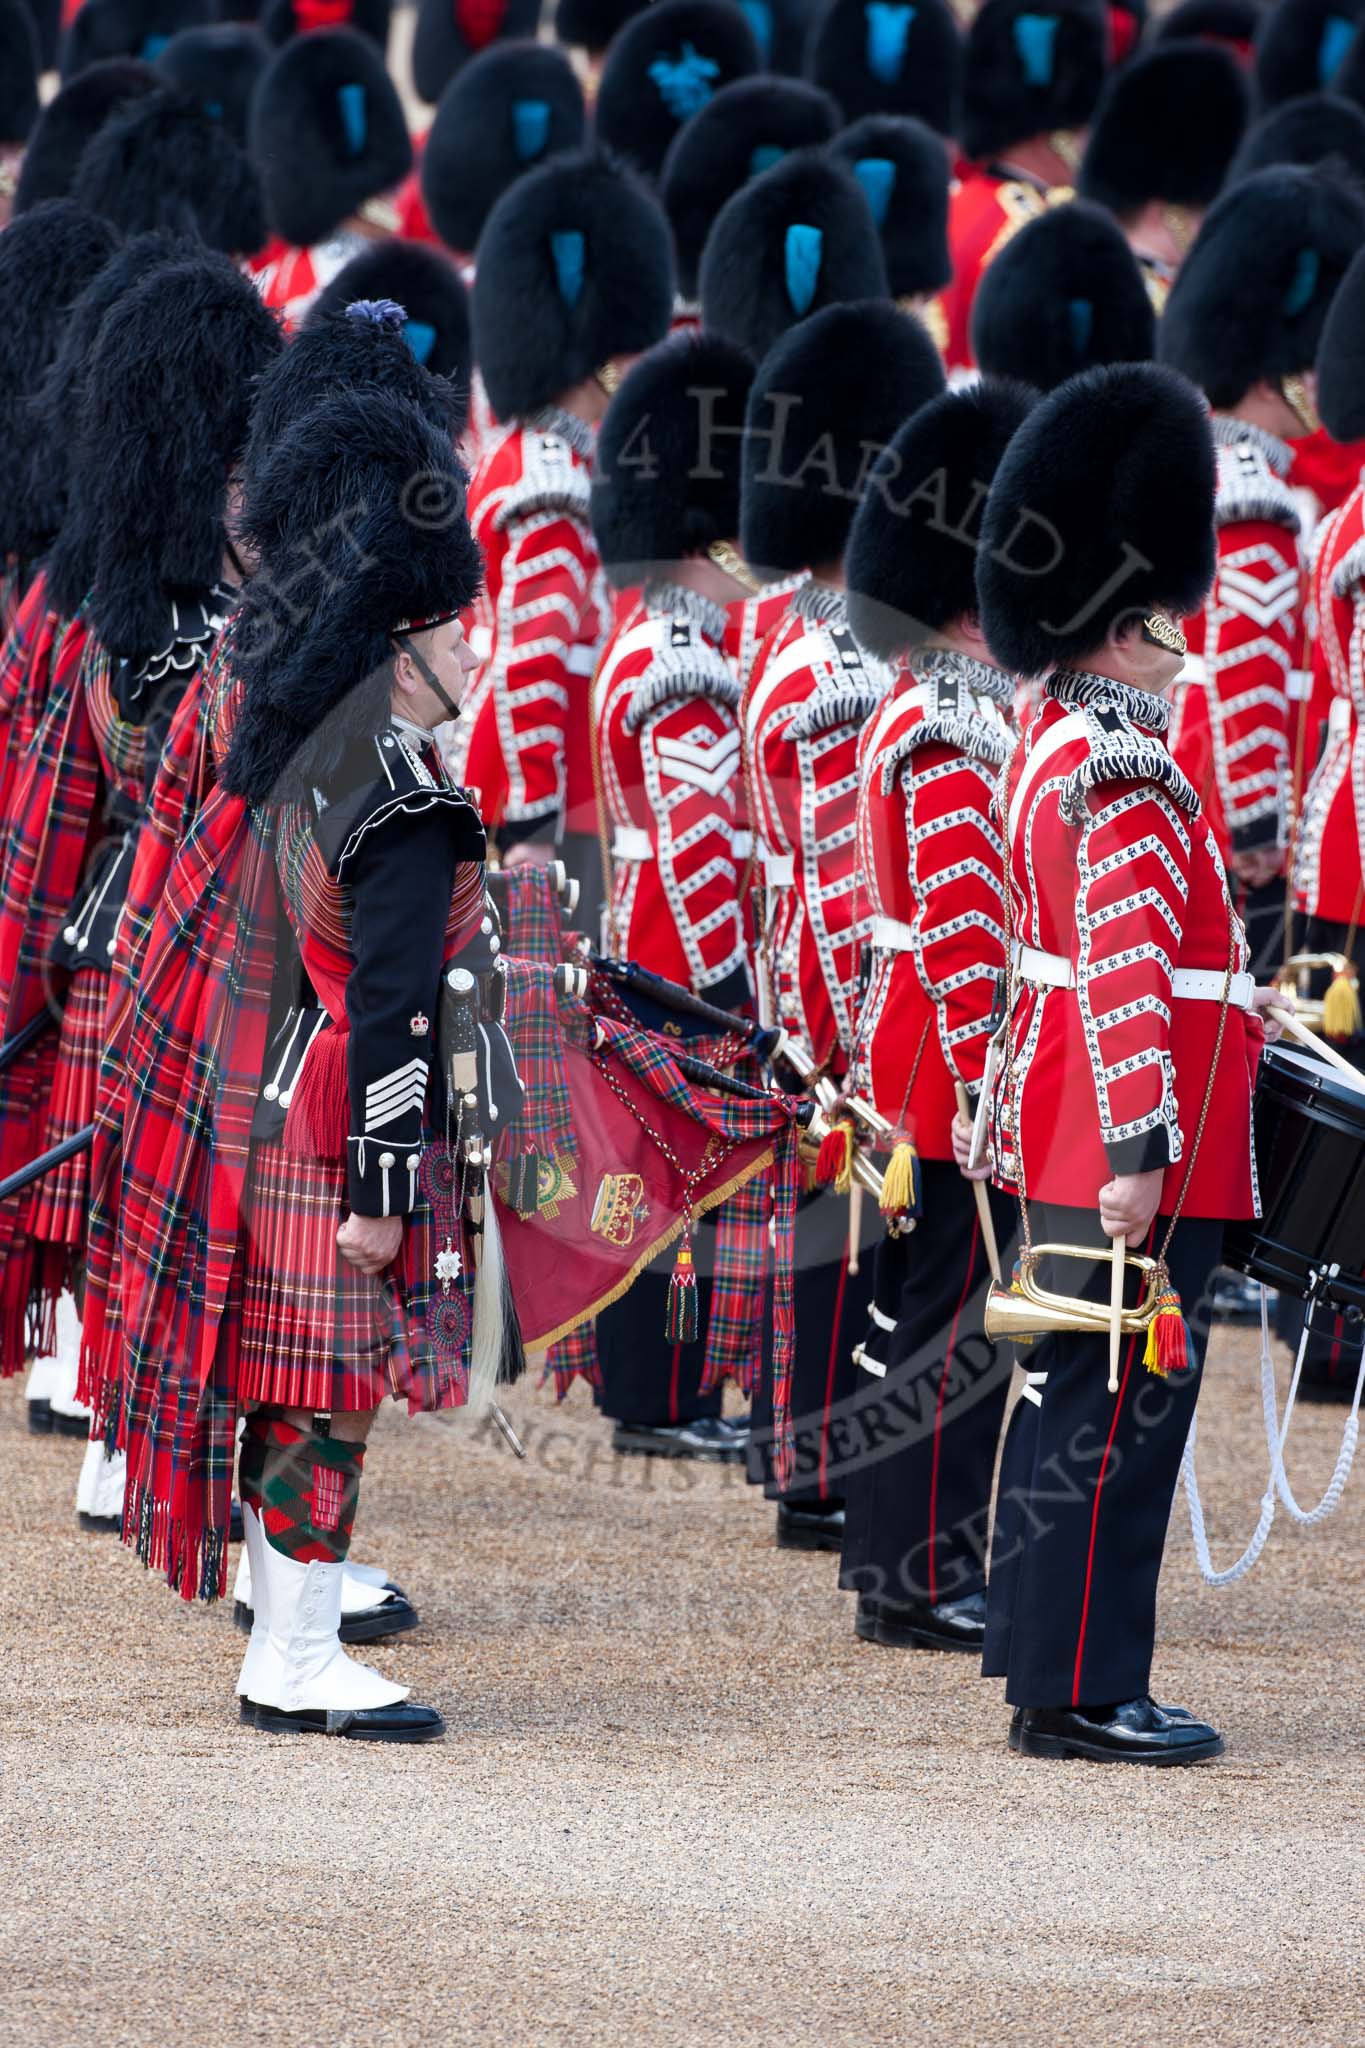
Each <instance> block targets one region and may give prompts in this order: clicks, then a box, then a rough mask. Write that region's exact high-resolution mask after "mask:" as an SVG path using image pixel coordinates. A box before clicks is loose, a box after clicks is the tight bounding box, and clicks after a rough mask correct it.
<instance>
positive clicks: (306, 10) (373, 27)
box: [261, 0, 392, 55]
mask: <svg viewBox="0 0 1365 2048" xmlns="http://www.w3.org/2000/svg"><path fill="white" fill-rule="evenodd" d="M391 12H392V4H391V0H345V11H344V12H343V11H342V10H341V9H339V8H338V7H337V6H336V5H335V0H324V4H323V5H322V6H321V7H319V6H318V5H317V4H316V0H267V5H266V6H265V7H264V9H263V10H262V13H261V27H262V29H263V30H264V32H265V38H266V41H267V42H268V43H270V44H271V45H272V46H273V47H274V48H275V49H277V50H278V49H279V48H280V46H281V45H282V44H284V43H288V42H292V41H293V39H294V37H295V36H300V35H312V34H316V32H317V31H318V30H319V29H323V28H329V29H331V28H349V29H352V30H353V31H354V32H355V34H356V35H358V36H368V37H369V40H370V41H371V42H372V43H373V44H374V45H375V46H376V48H377V49H378V50H379V52H380V54H381V55H383V54H384V53H385V52H386V51H387V50H388V47H389V16H390V13H391Z"/></svg>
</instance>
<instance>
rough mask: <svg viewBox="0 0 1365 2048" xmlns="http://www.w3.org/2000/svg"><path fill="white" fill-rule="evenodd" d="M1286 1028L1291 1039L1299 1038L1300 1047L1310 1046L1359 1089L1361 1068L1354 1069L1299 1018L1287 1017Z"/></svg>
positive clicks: (1320, 1057) (1333, 1047)
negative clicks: (1301, 1022)
mask: <svg viewBox="0 0 1365 2048" xmlns="http://www.w3.org/2000/svg"><path fill="white" fill-rule="evenodd" d="M1284 1028H1285V1030H1286V1031H1287V1032H1288V1033H1289V1036H1290V1037H1291V1038H1297V1039H1298V1041H1299V1043H1300V1045H1306V1046H1308V1047H1309V1049H1310V1050H1311V1051H1313V1052H1315V1053H1316V1054H1317V1056H1318V1058H1319V1059H1320V1060H1326V1062H1327V1064H1328V1066H1329V1067H1335V1068H1336V1070H1337V1072H1338V1073H1339V1074H1344V1075H1345V1076H1346V1078H1347V1080H1348V1081H1352V1082H1354V1083H1355V1086H1356V1087H1357V1088H1359V1086H1360V1082H1361V1075H1360V1069H1359V1067H1353V1066H1352V1065H1351V1062H1350V1061H1349V1060H1348V1059H1344V1058H1343V1057H1342V1055H1341V1054H1340V1053H1339V1052H1338V1051H1337V1049H1336V1047H1335V1046H1334V1045H1329V1044H1328V1043H1327V1040H1326V1039H1325V1038H1319V1037H1318V1034H1317V1032H1316V1031H1310V1030H1309V1028H1308V1026H1307V1025H1306V1024H1300V1022H1299V1020H1298V1018H1297V1017H1286V1018H1285V1020H1284Z"/></svg>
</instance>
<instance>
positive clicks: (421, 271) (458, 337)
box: [308, 240, 472, 391]
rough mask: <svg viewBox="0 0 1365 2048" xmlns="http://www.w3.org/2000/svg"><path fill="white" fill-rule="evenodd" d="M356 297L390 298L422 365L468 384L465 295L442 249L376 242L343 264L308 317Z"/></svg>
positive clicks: (456, 382)
mask: <svg viewBox="0 0 1365 2048" xmlns="http://www.w3.org/2000/svg"><path fill="white" fill-rule="evenodd" d="M357 299H363V300H366V301H369V302H370V303H373V302H374V301H376V300H384V299H388V300H392V301H395V302H396V303H397V304H398V305H400V306H401V307H402V309H403V311H404V313H405V314H406V315H407V318H406V320H405V321H404V323H403V338H404V340H405V341H406V342H407V345H408V347H409V349H410V350H411V351H412V353H413V355H414V356H416V358H417V360H418V362H419V363H420V364H421V365H422V368H423V369H424V370H433V371H434V372H435V373H436V375H437V376H438V377H448V378H449V379H450V381H451V383H452V384H454V385H455V386H456V387H457V389H459V390H460V391H468V389H469V372H470V368H471V357H472V350H471V347H470V341H469V294H468V292H466V290H465V287H464V279H463V278H462V277H461V276H460V273H459V271H458V270H457V269H456V268H455V265H454V264H453V263H452V262H451V260H450V258H449V256H447V255H446V253H445V251H444V250H443V249H437V248H434V247H433V246H432V244H431V243H430V242H403V241H396V240H394V241H386V242H375V243H373V244H372V245H371V246H370V247H369V248H368V249H363V250H362V251H361V253H360V254H359V255H358V256H353V257H352V258H351V260H350V262H349V263H347V264H344V265H343V266H342V268H341V269H340V270H339V271H338V272H337V274H336V276H335V277H334V278H333V279H332V282H331V283H330V284H329V285H327V286H325V287H324V289H323V290H322V291H321V292H319V294H318V296H317V298H316V299H315V300H314V301H313V304H312V305H311V307H310V308H309V312H308V317H309V319H310V320H311V319H312V317H313V315H314V314H317V315H318V316H319V317H324V316H325V315H327V314H328V313H339V312H341V311H342V310H343V309H344V308H345V307H347V306H350V305H353V304H354V303H355V301H356V300H357Z"/></svg>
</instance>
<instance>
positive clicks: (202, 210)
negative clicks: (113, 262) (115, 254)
mask: <svg viewBox="0 0 1365 2048" xmlns="http://www.w3.org/2000/svg"><path fill="white" fill-rule="evenodd" d="M72 196H73V198H75V199H76V200H77V201H78V203H79V204H80V205H82V206H88V207H89V208H90V210H91V212H92V213H101V214H103V215H104V217H105V219H106V220H110V221H112V222H113V223H114V226H115V227H117V228H121V229H122V230H123V232H124V233H125V234H143V233H149V232H151V231H152V230H153V229H155V228H164V229H166V230H167V231H168V232H169V233H171V234H195V235H198V237H199V239H200V240H201V241H202V242H206V243H207V244H208V246H209V248H210V249H219V250H221V251H222V252H223V253H224V254H225V255H231V256H249V255H251V254H253V253H254V252H255V251H256V250H257V249H259V248H260V247H261V246H262V245H263V243H264V241H265V212H264V209H263V206H262V203H261V186H260V180H259V179H258V178H257V176H256V173H255V171H254V169H253V168H252V166H251V164H250V162H249V161H248V159H247V155H246V152H245V151H244V150H243V149H241V148H240V147H239V145H238V144H237V143H236V142H234V141H233V139H232V136H231V134H230V133H229V132H228V129H227V128H226V126H225V125H224V123H223V122H221V121H215V120H214V119H213V117H212V115H210V114H206V113H205V112H204V110H203V108H202V107H201V106H200V105H199V104H198V102H197V101H196V100H193V99H191V98H190V97H189V95H188V94H187V93H182V92H181V91H180V90H179V89H178V88H177V87H175V86H170V85H167V86H163V87H161V88H160V89H159V90H158V91H156V92H154V93H146V94H144V95H143V97H142V98H141V99H137V100H134V101H132V102H131V103H130V104H129V105H128V106H126V107H123V108H121V109H120V111H119V112H118V113H116V114H111V115H110V117H109V119H108V120H107V121H106V122H105V124H104V126H103V127H102V128H101V129H100V131H99V133H98V134H97V135H96V136H95V138H94V140H93V142H91V143H90V145H89V147H88V148H87V149H86V152H85V155H84V156H83V157H82V158H81V167H80V169H79V171H78V172H77V173H76V183H75V186H74V187H73V190H72Z"/></svg>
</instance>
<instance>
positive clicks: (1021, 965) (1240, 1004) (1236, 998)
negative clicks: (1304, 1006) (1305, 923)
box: [873, 939, 1256, 1010]
mask: <svg viewBox="0 0 1365 2048" xmlns="http://www.w3.org/2000/svg"><path fill="white" fill-rule="evenodd" d="M873 943H874V945H875V943H876V940H875V939H874V940H873ZM1014 971H1015V973H1016V974H1017V975H1018V976H1019V979H1020V980H1021V981H1031V982H1033V983H1034V984H1035V986H1037V987H1040V988H1075V986H1076V970H1075V967H1074V966H1073V965H1072V963H1071V961H1070V960H1067V959H1065V958H1064V957H1063V955H1062V954H1060V953H1044V952H1043V951H1042V950H1041V949H1040V948H1039V947H1037V946H1018V945H1017V946H1016V947H1015V949H1014ZM1225 979H1226V976H1225V975H1224V974H1223V972H1222V970H1221V969H1219V968H1217V967H1177V968H1176V970H1175V973H1174V974H1173V975H1172V976H1171V994H1172V995H1173V996H1174V997H1175V998H1176V999H1177V1000H1178V1001H1179V1002H1183V1003H1221V1002H1222V1000H1223V983H1224V980H1225ZM1255 997H1256V979H1255V976H1254V975H1250V974H1234V975H1233V977H1232V980H1231V983H1230V984H1229V988H1228V1007H1229V1009H1232V1010H1249V1009H1250V1008H1251V1006H1252V1004H1253V1002H1254V1001H1255Z"/></svg>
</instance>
